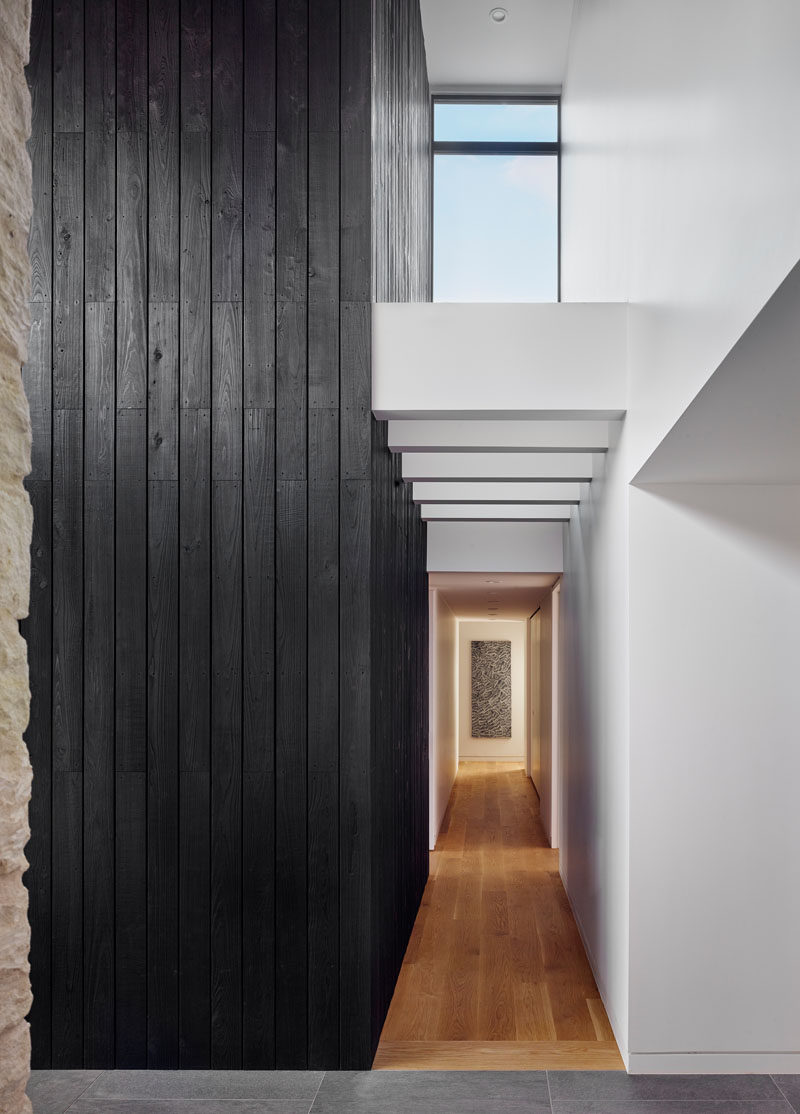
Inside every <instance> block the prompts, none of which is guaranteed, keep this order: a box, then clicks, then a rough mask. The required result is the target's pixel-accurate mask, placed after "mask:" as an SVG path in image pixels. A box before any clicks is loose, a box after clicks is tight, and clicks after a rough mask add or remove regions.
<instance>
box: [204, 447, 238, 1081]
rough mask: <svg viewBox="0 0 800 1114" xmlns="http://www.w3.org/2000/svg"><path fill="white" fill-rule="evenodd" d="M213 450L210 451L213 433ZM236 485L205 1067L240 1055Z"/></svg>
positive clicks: (216, 654)
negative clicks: (208, 1059)
mask: <svg viewBox="0 0 800 1114" xmlns="http://www.w3.org/2000/svg"><path fill="white" fill-rule="evenodd" d="M214 448H216V434H215V443H214ZM241 504H242V485H241V482H239V481H232V480H227V481H217V482H215V483H214V484H213V488H212V523H213V532H212V550H211V560H212V573H213V585H212V620H211V622H212V653H211V664H212V690H211V705H212V724H211V1065H212V1067H215V1068H238V1067H241V1056H242V981H241V980H242V967H241V959H242V953H241V931H242V920H241V892H242V842H241V841H242V506H241Z"/></svg>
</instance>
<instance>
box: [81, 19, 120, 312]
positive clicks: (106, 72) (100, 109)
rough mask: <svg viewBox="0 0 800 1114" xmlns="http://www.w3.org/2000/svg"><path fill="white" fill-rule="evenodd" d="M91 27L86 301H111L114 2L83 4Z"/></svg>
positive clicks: (87, 86)
mask: <svg viewBox="0 0 800 1114" xmlns="http://www.w3.org/2000/svg"><path fill="white" fill-rule="evenodd" d="M85 3H86V21H87V26H88V27H91V28H92V47H91V59H90V61H89V63H88V64H87V66H86V70H85V76H84V87H85V99H86V110H85V130H86V139H85V144H86V146H85V176H86V199H85V221H86V272H85V286H86V290H85V298H86V301H87V303H91V302H104V301H113V299H114V287H115V279H116V275H115V262H114V254H115V237H116V166H115V162H116V155H115V151H116V141H115V132H116V82H117V78H116V10H115V4H114V0H85Z"/></svg>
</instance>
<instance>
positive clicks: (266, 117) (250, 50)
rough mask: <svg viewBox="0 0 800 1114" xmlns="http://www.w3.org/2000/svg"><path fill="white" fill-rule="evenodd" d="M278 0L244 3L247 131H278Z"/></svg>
mask: <svg viewBox="0 0 800 1114" xmlns="http://www.w3.org/2000/svg"><path fill="white" fill-rule="evenodd" d="M275 6H276V0H244V130H245V133H247V132H274V131H275V93H276V81H275Z"/></svg>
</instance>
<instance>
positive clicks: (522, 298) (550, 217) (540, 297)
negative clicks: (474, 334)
mask: <svg viewBox="0 0 800 1114" xmlns="http://www.w3.org/2000/svg"><path fill="white" fill-rule="evenodd" d="M434 135H435V139H436V140H439V141H457V140H461V141H469V140H472V141H474V140H484V141H487V140H488V141H503V140H505V141H514V142H520V141H521V142H554V141H555V140H557V139H558V119H557V107H556V106H555V105H525V104H522V105H520V104H510V105H505V104H499V103H496V104H480V105H471V104H446V103H445V104H436V105H435V108H434ZM433 229H434V245H433V299H434V301H436V302H555V301H557V300H558V156H557V155H555V154H553V155H549V154H548V155H544V154H535V155H534V154H507V155H488V154H436V155H434V194H433Z"/></svg>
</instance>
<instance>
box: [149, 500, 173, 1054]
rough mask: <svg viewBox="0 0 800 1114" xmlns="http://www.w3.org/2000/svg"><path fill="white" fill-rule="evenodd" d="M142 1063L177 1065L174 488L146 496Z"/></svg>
mask: <svg viewBox="0 0 800 1114" xmlns="http://www.w3.org/2000/svg"><path fill="white" fill-rule="evenodd" d="M147 556H148V562H147V564H148V592H147V615H148V648H147V649H148V670H147V676H148V686H147V1066H148V1067H152V1068H170V1067H177V1066H178V908H177V900H176V898H177V893H178V800H179V798H178V665H177V661H178V585H179V582H178V567H179V562H178V485H177V483H176V482H173V481H160V482H152V483H150V484H149V493H148V555H147Z"/></svg>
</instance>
